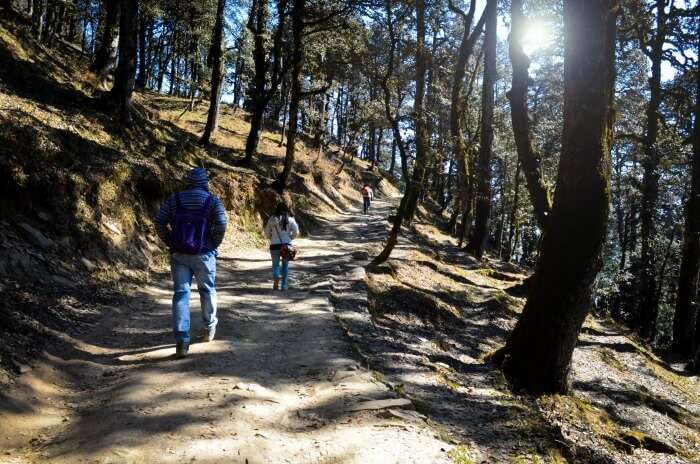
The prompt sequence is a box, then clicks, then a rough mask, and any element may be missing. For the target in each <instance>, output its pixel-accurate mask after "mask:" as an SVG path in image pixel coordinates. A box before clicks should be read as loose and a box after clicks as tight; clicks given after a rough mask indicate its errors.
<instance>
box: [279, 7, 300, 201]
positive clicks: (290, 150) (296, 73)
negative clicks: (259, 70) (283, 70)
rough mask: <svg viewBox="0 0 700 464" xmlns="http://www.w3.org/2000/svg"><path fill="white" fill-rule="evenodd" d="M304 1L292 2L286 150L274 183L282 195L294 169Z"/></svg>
mask: <svg viewBox="0 0 700 464" xmlns="http://www.w3.org/2000/svg"><path fill="white" fill-rule="evenodd" d="M305 10H306V0H293V2H292V41H293V48H292V60H291V61H292V62H291V65H292V76H291V87H292V90H291V95H290V98H289V130H288V131H287V150H286V153H285V156H284V167H283V168H282V173H281V174H280V175H279V177H278V178H277V180H276V181H275V185H274V187H275V189H276V190H277V191H278V192H280V193H282V192H283V191H284V189H285V188H286V187H287V185H288V183H289V178H290V177H291V175H292V169H293V168H294V154H295V148H296V147H295V143H296V139H297V131H298V125H299V105H300V103H301V98H302V90H301V89H302V87H301V85H302V82H301V79H302V75H301V71H302V67H303V65H304V13H305Z"/></svg>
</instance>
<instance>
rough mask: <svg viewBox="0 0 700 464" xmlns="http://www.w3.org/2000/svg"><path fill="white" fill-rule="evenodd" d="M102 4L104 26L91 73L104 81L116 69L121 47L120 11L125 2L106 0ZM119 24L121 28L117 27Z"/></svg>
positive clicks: (91, 66)
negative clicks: (118, 47)
mask: <svg viewBox="0 0 700 464" xmlns="http://www.w3.org/2000/svg"><path fill="white" fill-rule="evenodd" d="M102 3H103V8H104V9H105V16H104V26H103V28H102V37H101V38H100V43H99V45H98V48H97V53H96V54H95V61H93V62H92V64H91V65H90V71H93V72H94V73H95V74H97V75H98V76H99V77H100V78H101V79H104V78H105V77H106V76H107V75H108V74H109V73H110V72H112V70H113V69H114V65H115V63H116V60H117V46H121V40H120V38H119V30H120V29H121V24H120V21H119V9H120V6H121V4H122V3H123V2H122V1H121V0H119V1H115V0H105V1H103V2H102ZM118 24H119V27H117V25H118Z"/></svg>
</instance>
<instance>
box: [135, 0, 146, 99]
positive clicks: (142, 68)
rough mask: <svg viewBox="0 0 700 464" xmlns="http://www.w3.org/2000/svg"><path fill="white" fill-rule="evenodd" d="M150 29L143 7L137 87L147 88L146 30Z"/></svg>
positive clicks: (140, 22)
mask: <svg viewBox="0 0 700 464" xmlns="http://www.w3.org/2000/svg"><path fill="white" fill-rule="evenodd" d="M147 31H148V18H146V13H144V11H143V8H141V11H140V12H139V72H138V76H137V77H136V88H137V89H139V90H143V89H145V88H146V70H147V67H146V48H147V41H146V32H147Z"/></svg>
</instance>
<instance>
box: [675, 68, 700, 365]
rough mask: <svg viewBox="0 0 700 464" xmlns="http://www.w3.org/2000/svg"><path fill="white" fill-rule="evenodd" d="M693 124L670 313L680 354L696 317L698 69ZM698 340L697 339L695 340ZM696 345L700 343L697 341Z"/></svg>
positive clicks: (686, 349) (689, 345) (688, 344)
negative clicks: (680, 249) (687, 192)
mask: <svg viewBox="0 0 700 464" xmlns="http://www.w3.org/2000/svg"><path fill="white" fill-rule="evenodd" d="M695 73H696V81H697V91H698V93H697V94H696V101H695V127H694V131H693V159H692V175H691V181H690V196H689V197H688V202H687V203H686V205H685V233H684V236H683V258H682V260H681V270H680V274H679V276H678V293H677V295H676V312H675V314H674V317H673V348H674V349H675V350H676V351H678V352H679V353H681V354H683V355H691V354H692V353H693V347H694V345H693V343H694V340H693V338H694V337H693V336H694V335H695V337H696V338H697V337H699V336H700V333H698V334H695V328H696V327H695V326H696V324H695V321H696V317H697V308H698V306H697V302H696V301H695V300H696V298H697V294H698V275H699V274H700V71H698V70H696V71H695ZM699 341H700V340H699ZM699 345H700V343H699Z"/></svg>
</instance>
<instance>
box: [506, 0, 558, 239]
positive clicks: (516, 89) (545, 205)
mask: <svg viewBox="0 0 700 464" xmlns="http://www.w3.org/2000/svg"><path fill="white" fill-rule="evenodd" d="M524 29H525V17H524V15H523V0H512V2H511V32H510V38H509V42H508V52H509V55H510V62H511V65H512V67H513V80H512V84H511V90H510V92H508V99H509V100H510V109H511V110H510V116H511V121H512V125H513V135H514V138H515V145H516V148H517V151H518V159H519V160H520V164H521V165H522V168H523V173H524V174H525V181H526V183H527V189H528V192H529V193H530V199H531V201H532V207H533V209H534V210H535V216H536V217H537V223H538V224H539V226H540V229H542V230H544V228H545V222H546V218H547V215H548V214H549V210H550V209H551V199H550V195H549V192H548V191H547V187H546V186H545V184H544V180H543V179H542V171H541V169H540V165H541V157H540V154H539V152H538V151H537V150H536V149H535V145H534V143H533V141H532V137H531V136H530V118H529V116H528V108H527V89H528V85H529V81H530V76H529V74H528V68H529V67H530V59H529V58H528V57H527V55H526V54H525V52H524V51H523V47H522V39H523V34H524V32H525V30H524Z"/></svg>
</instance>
